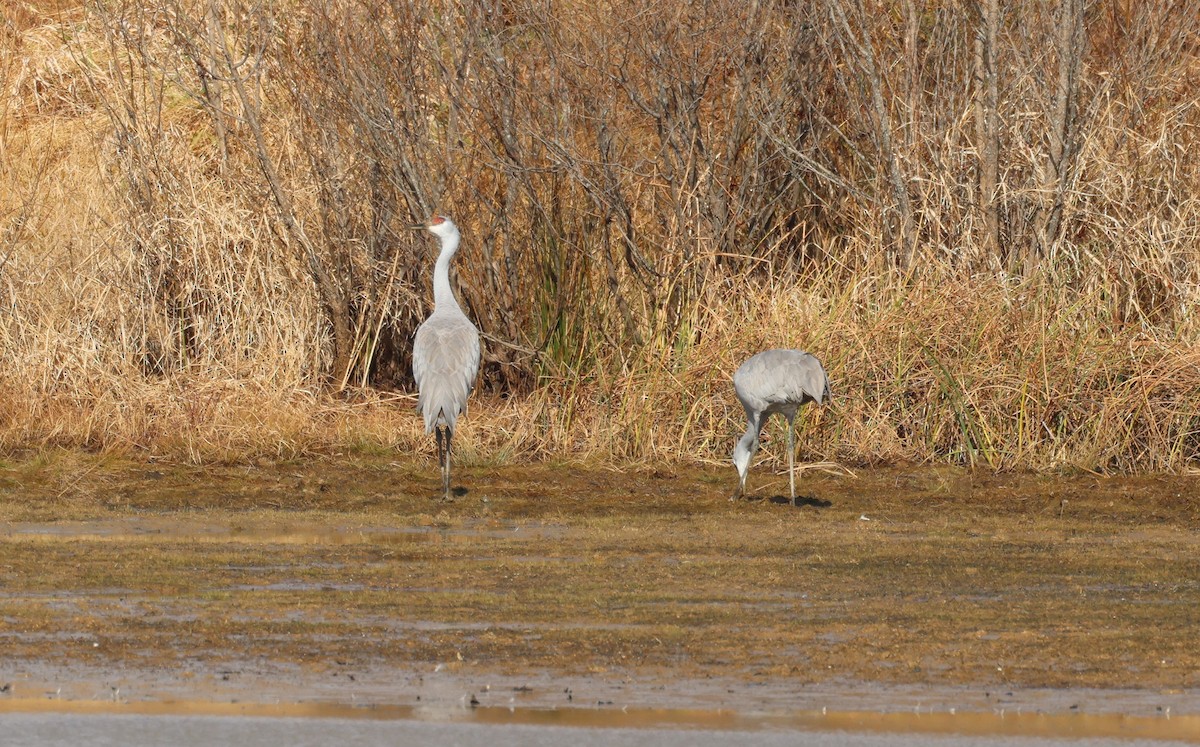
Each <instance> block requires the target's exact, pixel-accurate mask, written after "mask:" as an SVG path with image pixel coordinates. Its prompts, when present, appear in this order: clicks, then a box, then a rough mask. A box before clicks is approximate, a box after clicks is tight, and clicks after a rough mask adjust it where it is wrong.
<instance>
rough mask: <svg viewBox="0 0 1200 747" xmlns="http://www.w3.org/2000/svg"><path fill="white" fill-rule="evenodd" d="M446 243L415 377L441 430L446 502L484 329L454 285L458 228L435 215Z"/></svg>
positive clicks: (420, 331)
mask: <svg viewBox="0 0 1200 747" xmlns="http://www.w3.org/2000/svg"><path fill="white" fill-rule="evenodd" d="M425 228H426V229H428V230H429V232H430V233H432V234H433V235H434V236H437V237H438V239H439V240H440V241H441V244H442V251H441V253H440V254H438V258H437V264H436V265H435V266H434V268H433V313H432V314H430V315H429V318H428V319H426V320H425V321H424V322H422V324H421V326H420V327H418V328H417V335H416V338H415V339H414V340H413V378H415V379H416V380H417V390H418V392H419V394H418V397H417V410H418V411H420V413H421V415H423V416H424V417H425V432H426V433H429V432H430V431H434V430H436V438H437V446H438V464H439V465H441V468H442V500H444V501H448V500H450V439H451V438H452V437H453V436H454V424H455V422H456V421H457V420H458V416H459V415H461V414H463V413H465V412H466V411H467V397H468V396H469V395H470V394H471V389H473V388H474V386H475V377H476V375H477V374H478V373H479V330H477V329H475V325H474V324H471V320H470V319H468V318H467V315H466V314H464V313H463V311H462V309H460V308H459V306H458V301H456V300H455V298H454V291H453V290H452V289H451V288H450V260H451V259H453V258H454V253H455V252H456V251H458V242H459V238H460V234H459V232H458V226H456V225H454V221H452V220H450V219H449V218H445V217H442V216H440V215H435V216H434V217H433V219H432V220H430V222H429V224H428V225H426V226H425Z"/></svg>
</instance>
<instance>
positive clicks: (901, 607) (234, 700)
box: [0, 454, 1200, 738]
mask: <svg viewBox="0 0 1200 747" xmlns="http://www.w3.org/2000/svg"><path fill="white" fill-rule="evenodd" d="M732 473H733V471H732V468H728V469H726V468H721V469H718V468H711V469H710V468H691V467H688V468H667V469H658V470H637V469H631V470H628V471H624V472H619V471H612V470H605V469H587V468H581V467H575V466H559V465H539V466H534V467H520V468H516V467H504V468H491V467H468V468H465V469H463V470H461V471H459V472H458V473H457V475H456V481H455V482H456V484H459V485H464V486H466V487H467V488H468V489H467V491H466V492H465V493H462V494H460V495H459V496H458V498H457V500H455V501H454V502H452V503H449V504H444V503H441V502H440V501H438V500H437V498H436V493H437V491H438V486H437V484H436V480H435V479H434V477H435V475H434V470H433V469H431V468H430V467H429V466H428V465H427V464H424V463H422V462H420V461H417V460H413V461H411V462H409V461H396V460H389V459H383V458H379V459H364V458H340V459H332V458H331V459H314V460H310V461H305V462H301V463H289V464H264V465H259V466H253V467H242V466H237V467H211V466H210V467H202V468H201V467H192V466H181V465H166V464H145V463H134V462H129V461H122V460H115V459H100V458H94V457H87V456H83V455H70V454H64V455H52V456H41V457H38V458H35V459H26V460H16V461H9V462H5V463H3V464H0V651H2V652H3V656H2V657H0V688H3V691H0V709H8V710H26V711H27V710H30V709H32V708H34V707H35V705H34V704H35V703H38V704H41V705H39V706H36V707H39V708H47V707H57V708H66V707H70V704H75V706H76V707H78V706H80V704H104V703H109V704H114V707H125V708H130V707H135V706H139V704H140V707H143V708H144V707H150V705H152V704H156V703H158V704H162V703H177V704H179V703H192V704H208V705H207V706H205V707H208V708H213V707H216V706H215V705H214V704H240V705H239V707H243V708H247V707H251V706H256V707H257V706H261V707H267V706H272V705H274V706H278V705H280V704H292V705H294V706H297V707H306V708H350V709H360V710H361V709H367V710H368V711H373V712H374V713H375V714H377V715H379V714H385V715H386V714H392V715H398V716H399V717H413V715H414V714H415V715H417V716H420V714H422V713H424V714H429V713H445V712H464V713H470V714H474V715H473V716H471V717H472V718H475V719H480V718H483V716H484V715H486V714H489V713H493V712H495V713H496V714H499V715H498V716H497V718H503V717H504V716H503V714H504V713H509V714H511V713H513V712H515V711H524V712H530V711H539V712H543V711H547V710H550V709H556V710H562V711H564V712H565V711H572V712H579V711H581V710H585V709H586V710H589V711H591V710H598V711H601V712H605V711H607V712H610V713H616V712H618V711H619V712H623V713H626V714H628V713H630V712H631V711H632V712H633V713H646V714H658V715H657V716H653V717H652V718H657V719H660V720H661V719H663V718H666V719H667V720H670V718H671V717H666V716H663V715H662V714H664V713H682V712H692V713H702V714H725V716H724V717H725V718H728V717H729V714H731V713H737V714H755V713H756V714H766V715H770V714H775V715H778V714H789V713H790V714H799V713H804V714H814V713H821V712H822V711H824V712H825V713H824V715H825V717H826V718H828V717H829V712H832V711H836V712H838V713H866V712H870V713H876V714H884V715H887V714H922V713H924V714H943V715H944V714H950V713H956V712H964V713H965V712H971V713H978V714H990V715H991V716H997V715H1003V714H1008V715H1010V716H1011V715H1016V714H1018V713H1039V714H1043V715H1048V716H1066V717H1070V716H1074V715H1079V714H1090V715H1093V716H1098V715H1103V714H1110V715H1111V714H1118V715H1120V716H1121V717H1136V718H1143V719H1147V720H1148V721H1147V723H1150V722H1151V721H1155V720H1157V721H1161V722H1163V723H1165V722H1166V721H1167V720H1169V719H1173V720H1174V724H1175V726H1174V727H1171V728H1174V729H1176V730H1179V729H1183V730H1184V731H1187V730H1188V729H1191V730H1193V733H1195V732H1194V730H1195V729H1196V724H1195V723H1194V722H1193V721H1189V720H1188V719H1192V718H1194V717H1196V716H1197V714H1200V646H1197V645H1196V644H1195V641H1196V640H1198V639H1200V635H1198V634H1200V532H1198V531H1197V530H1198V529H1200V490H1198V487H1200V479H1197V478H1196V477H1190V476H1172V477H1137V478H1103V477H1097V476H1091V475H1085V476H1073V477H1041V476H1028V475H998V476H997V475H990V474H979V473H971V472H969V471H965V470H957V469H950V468H917V469H879V470H864V471H858V470H856V471H854V472H853V473H851V472H848V471H837V472H821V471H809V472H807V473H805V474H804V475H803V477H802V478H801V479H800V482H799V488H800V490H801V492H802V493H803V495H804V496H805V499H804V500H802V501H801V502H800V504H801V505H799V506H798V507H795V508H793V507H792V506H790V505H787V503H786V501H785V499H782V498H781V497H780V496H779V495H778V494H779V493H780V491H786V489H787V478H786V475H770V474H769V472H768V470H766V469H762V470H761V471H758V472H755V473H752V475H751V484H750V488H751V499H750V500H746V501H742V502H739V503H731V502H729V501H728V500H727V496H728V494H729V492H730V489H731V486H732ZM64 704H65V705H64ZM89 707H90V706H89ZM196 707H199V706H196ZM389 709H392V710H389ZM396 709H399V710H396ZM406 709H407V710H406ZM405 713H407V714H408V715H407V716H405V715H404V714H405ZM893 717H898V716H893ZM509 718H511V716H509ZM647 718H651V716H647ZM926 722H927V723H929V722H928V719H927V720H926ZM959 723H960V724H961V723H962V720H961V719H959ZM1172 733H1173V732H1172ZM1185 736H1186V734H1185ZM1196 738H1200V737H1196Z"/></svg>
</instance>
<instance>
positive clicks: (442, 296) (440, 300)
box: [433, 235, 459, 309]
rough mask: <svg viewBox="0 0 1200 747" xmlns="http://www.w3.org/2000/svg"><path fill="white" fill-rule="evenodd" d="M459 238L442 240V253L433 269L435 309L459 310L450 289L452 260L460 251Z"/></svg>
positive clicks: (453, 237) (452, 237)
mask: <svg viewBox="0 0 1200 747" xmlns="http://www.w3.org/2000/svg"><path fill="white" fill-rule="evenodd" d="M458 238H459V237H458V236H457V235H455V236H447V237H446V238H444V239H442V252H441V254H439V255H438V258H437V264H436V265H434V267H433V307H434V309H444V308H453V309H457V308H458V300H457V299H455V298H454V291H453V290H452V289H451V288H450V260H451V259H453V258H454V253H455V252H457V251H458Z"/></svg>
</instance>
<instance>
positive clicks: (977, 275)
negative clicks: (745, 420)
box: [0, 0, 1200, 471]
mask: <svg viewBox="0 0 1200 747" xmlns="http://www.w3.org/2000/svg"><path fill="white" fill-rule="evenodd" d="M800 5H801V6H803V7H795V6H796V4H792V3H786V2H762V3H749V4H747V3H743V2H733V1H732V0H730V2H716V3H699V4H696V3H686V2H682V1H680V2H676V1H675V0H664V2H662V3H659V4H658V5H657V6H656V8H655V11H654V12H653V13H646V12H645V11H644V10H643V9H642V6H641V4H639V3H626V2H612V3H607V4H600V5H596V4H593V3H563V4H555V5H546V4H539V3H530V2H523V3H522V2H518V3H505V4H500V3H495V4H490V3H482V4H478V7H476V6H474V5H472V4H468V6H470V7H467V8H464V7H461V6H460V5H458V4H453V3H444V2H436V1H434V0H424V1H423V2H416V3H408V2H404V3H401V2H389V1H388V0H364V1H363V2H355V3H349V2H340V1H339V0H289V1H288V2H282V3H268V4H257V3H246V2H242V0H156V2H150V3H144V2H133V1H132V0H130V1H129V2H124V3H123V2H85V3H82V4H80V3H77V2H70V1H69V0H40V1H38V2H29V3H25V4H23V5H21V6H20V7H19V8H18V9H16V10H6V11H5V14H6V15H5V24H4V27H3V42H2V43H3V50H0V51H2V52H3V54H2V55H0V60H3V62H0V82H2V83H3V86H4V91H5V96H4V99H3V100H4V104H3V106H4V109H3V112H2V115H3V116H2V120H0V122H2V123H0V386H2V387H3V392H4V395H3V397H2V398H0V447H3V448H4V449H7V450H15V449H23V448H40V447H46V446H63V447H67V448H79V447H84V448H93V449H99V450H136V451H140V452H147V453H152V454H158V455H163V456H167V457H170V458H186V459H190V460H196V461H203V460H233V461H237V460H244V459H252V458H258V457H262V456H282V457H290V456H295V455H302V454H306V453H313V452H329V451H342V450H353V449H367V450H380V449H399V450H401V451H405V452H407V451H420V450H422V449H425V448H426V447H427V446H428V445H427V444H426V443H425V441H424V439H423V435H422V434H421V432H420V426H419V419H418V418H417V417H416V416H415V415H413V414H412V412H411V410H410V403H411V400H410V399H409V398H407V397H406V396H404V392H406V391H408V389H409V387H411V379H410V378H409V376H408V365H409V363H408V349H409V348H408V346H409V342H410V339H411V332H412V330H413V329H414V328H415V326H416V324H417V323H418V322H419V320H420V319H421V318H422V316H423V314H424V313H425V310H426V309H427V301H428V294H429V288H428V286H429V279H428V275H429V273H430V270H431V266H432V257H433V251H434V246H433V243H432V242H431V241H430V240H429V238H428V237H424V236H420V235H417V234H414V233H412V232H409V231H406V230H404V228H405V226H406V225H408V224H411V223H413V222H415V221H417V220H419V219H421V218H423V217H424V216H426V215H428V214H429V213H430V212H432V211H434V210H435V209H436V210H441V211H445V212H447V213H449V214H451V215H453V216H454V218H455V220H456V222H458V223H459V224H460V225H461V226H462V227H463V229H464V234H465V244H464V252H463V253H462V255H461V257H460V260H459V263H458V272H459V278H458V279H459V291H460V295H461V297H462V299H463V301H464V305H465V306H466V308H467V309H468V311H469V313H470V314H471V315H472V316H473V317H474V318H475V319H476V320H477V321H478V324H479V326H480V327H481V328H482V329H483V330H484V333H485V335H486V338H487V339H486V348H487V353H486V356H485V371H484V377H483V384H482V387H481V390H480V393H479V394H478V395H477V397H476V399H475V400H474V401H473V404H472V411H471V413H470V416H469V417H468V418H467V420H465V421H464V423H463V428H462V430H461V432H460V434H461V435H460V439H459V442H460V443H461V446H460V449H461V454H462V455H463V456H464V457H466V458H467V459H469V460H474V461H476V462H478V463H486V462H488V461H504V460H507V459H512V458H516V457H521V458H526V457H538V458H555V459H586V460H594V461H608V462H614V461H615V462H625V461H629V460H633V461H639V460H650V459H655V460H658V459H669V460H714V461H724V460H725V459H726V458H727V454H728V451H729V449H730V448H731V445H732V439H733V436H734V435H735V434H736V432H738V431H739V430H740V427H741V426H740V424H739V422H738V420H739V419H740V417H741V412H740V409H739V408H738V407H737V405H736V402H735V400H734V399H733V397H732V391H731V387H730V384H729V376H730V374H731V372H732V371H733V369H734V368H735V367H736V365H737V363H738V362H739V361H740V359H741V358H743V357H744V356H746V355H748V354H749V353H751V352H753V351H755V350H758V349H760V348H763V347H767V346H794V347H802V348H806V349H808V350H811V351H813V352H814V353H816V354H817V355H818V356H820V357H821V358H822V359H823V360H824V361H825V363H826V365H827V368H828V369H829V372H830V376H831V379H832V380H833V383H834V393H835V406H834V407H832V408H830V409H828V410H824V411H816V410H813V411H808V412H806V413H805V416H804V419H805V425H804V431H803V438H802V444H803V446H802V450H803V456H804V458H807V459H832V460H838V461H841V462H843V463H848V464H862V463H874V462H891V461H900V460H903V461H931V462H933V461H955V462H962V463H968V464H973V465H978V466H982V467H988V468H997V469H1055V468H1082V469H1090V470H1100V471H1144V470H1182V469H1187V468H1189V467H1190V466H1191V465H1194V464H1195V462H1196V461H1197V460H1200V414H1198V413H1200V367H1198V365H1200V343H1198V340H1200V334H1198V333H1200V323H1198V319H1197V313H1196V303H1197V301H1200V149H1197V147H1196V141H1197V139H1198V133H1200V60H1198V52H1200V47H1198V43H1197V41H1196V40H1197V38H1200V34H1198V33H1197V32H1198V31H1200V22H1197V20H1196V19H1197V18H1200V3H1198V2H1197V1H1196V0H1179V1H1176V2H1166V1H1165V0H1160V1H1159V2H1148V3H1140V4H1133V3H1124V2H1118V1H1117V0H1109V1H1107V2H1097V3H1093V4H1090V5H1086V6H1085V5H1084V4H1082V3H1078V2H1064V3H1062V4H1059V5H1057V6H1055V9H1054V10H1051V9H1050V6H1047V5H1046V4H1044V3H1036V2H1018V3H1011V4H1006V5H1005V7H1004V8H1003V9H1001V8H999V7H998V4H997V3H995V2H983V3H957V2H939V3H917V2H911V1H909V2H902V3H898V4H896V3H871V2H866V0H821V1H820V2H817V3H812V4H800Z"/></svg>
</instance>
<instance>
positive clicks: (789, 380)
mask: <svg viewBox="0 0 1200 747" xmlns="http://www.w3.org/2000/svg"><path fill="white" fill-rule="evenodd" d="M733 390H734V392H735V393H736V394H737V398H738V401H739V402H741V403H742V407H743V408H745V410H746V421H747V423H746V432H745V433H744V434H742V437H741V438H740V439H738V442H737V445H736V446H734V447H733V465H734V466H735V467H737V471H738V486H737V490H736V491H735V492H734V494H733V497H732V498H730V500H737V499H738V498H741V497H742V494H743V493H745V492H746V473H747V472H748V471H749V470H750V458H751V457H752V456H754V452H755V451H757V450H758V434H759V433H761V432H762V429H763V426H764V425H766V422H767V419H768V418H770V417H771V416H772V415H774V414H775V413H780V414H781V415H783V417H784V418H786V419H787V425H788V430H787V450H788V480H789V482H790V483H791V490H792V505H793V506H795V505H796V473H795V468H794V464H793V462H794V459H795V453H794V452H795V440H796V435H795V420H796V412H797V411H798V410H799V409H800V407H801V406H803V405H804V404H806V403H808V402H816V403H817V404H818V405H821V404H825V403H826V402H828V401H829V377H828V376H826V375H825V369H824V368H822V367H821V362H820V361H819V360H817V358H816V356H814V355H812V354H811V353H806V352H804V351H803V350H780V349H776V350H764V351H763V352H761V353H758V354H757V355H754V356H752V357H751V358H750V359H749V360H747V361H746V362H745V363H743V364H742V365H741V366H740V367H739V368H738V370H737V372H736V373H734V375H733Z"/></svg>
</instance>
